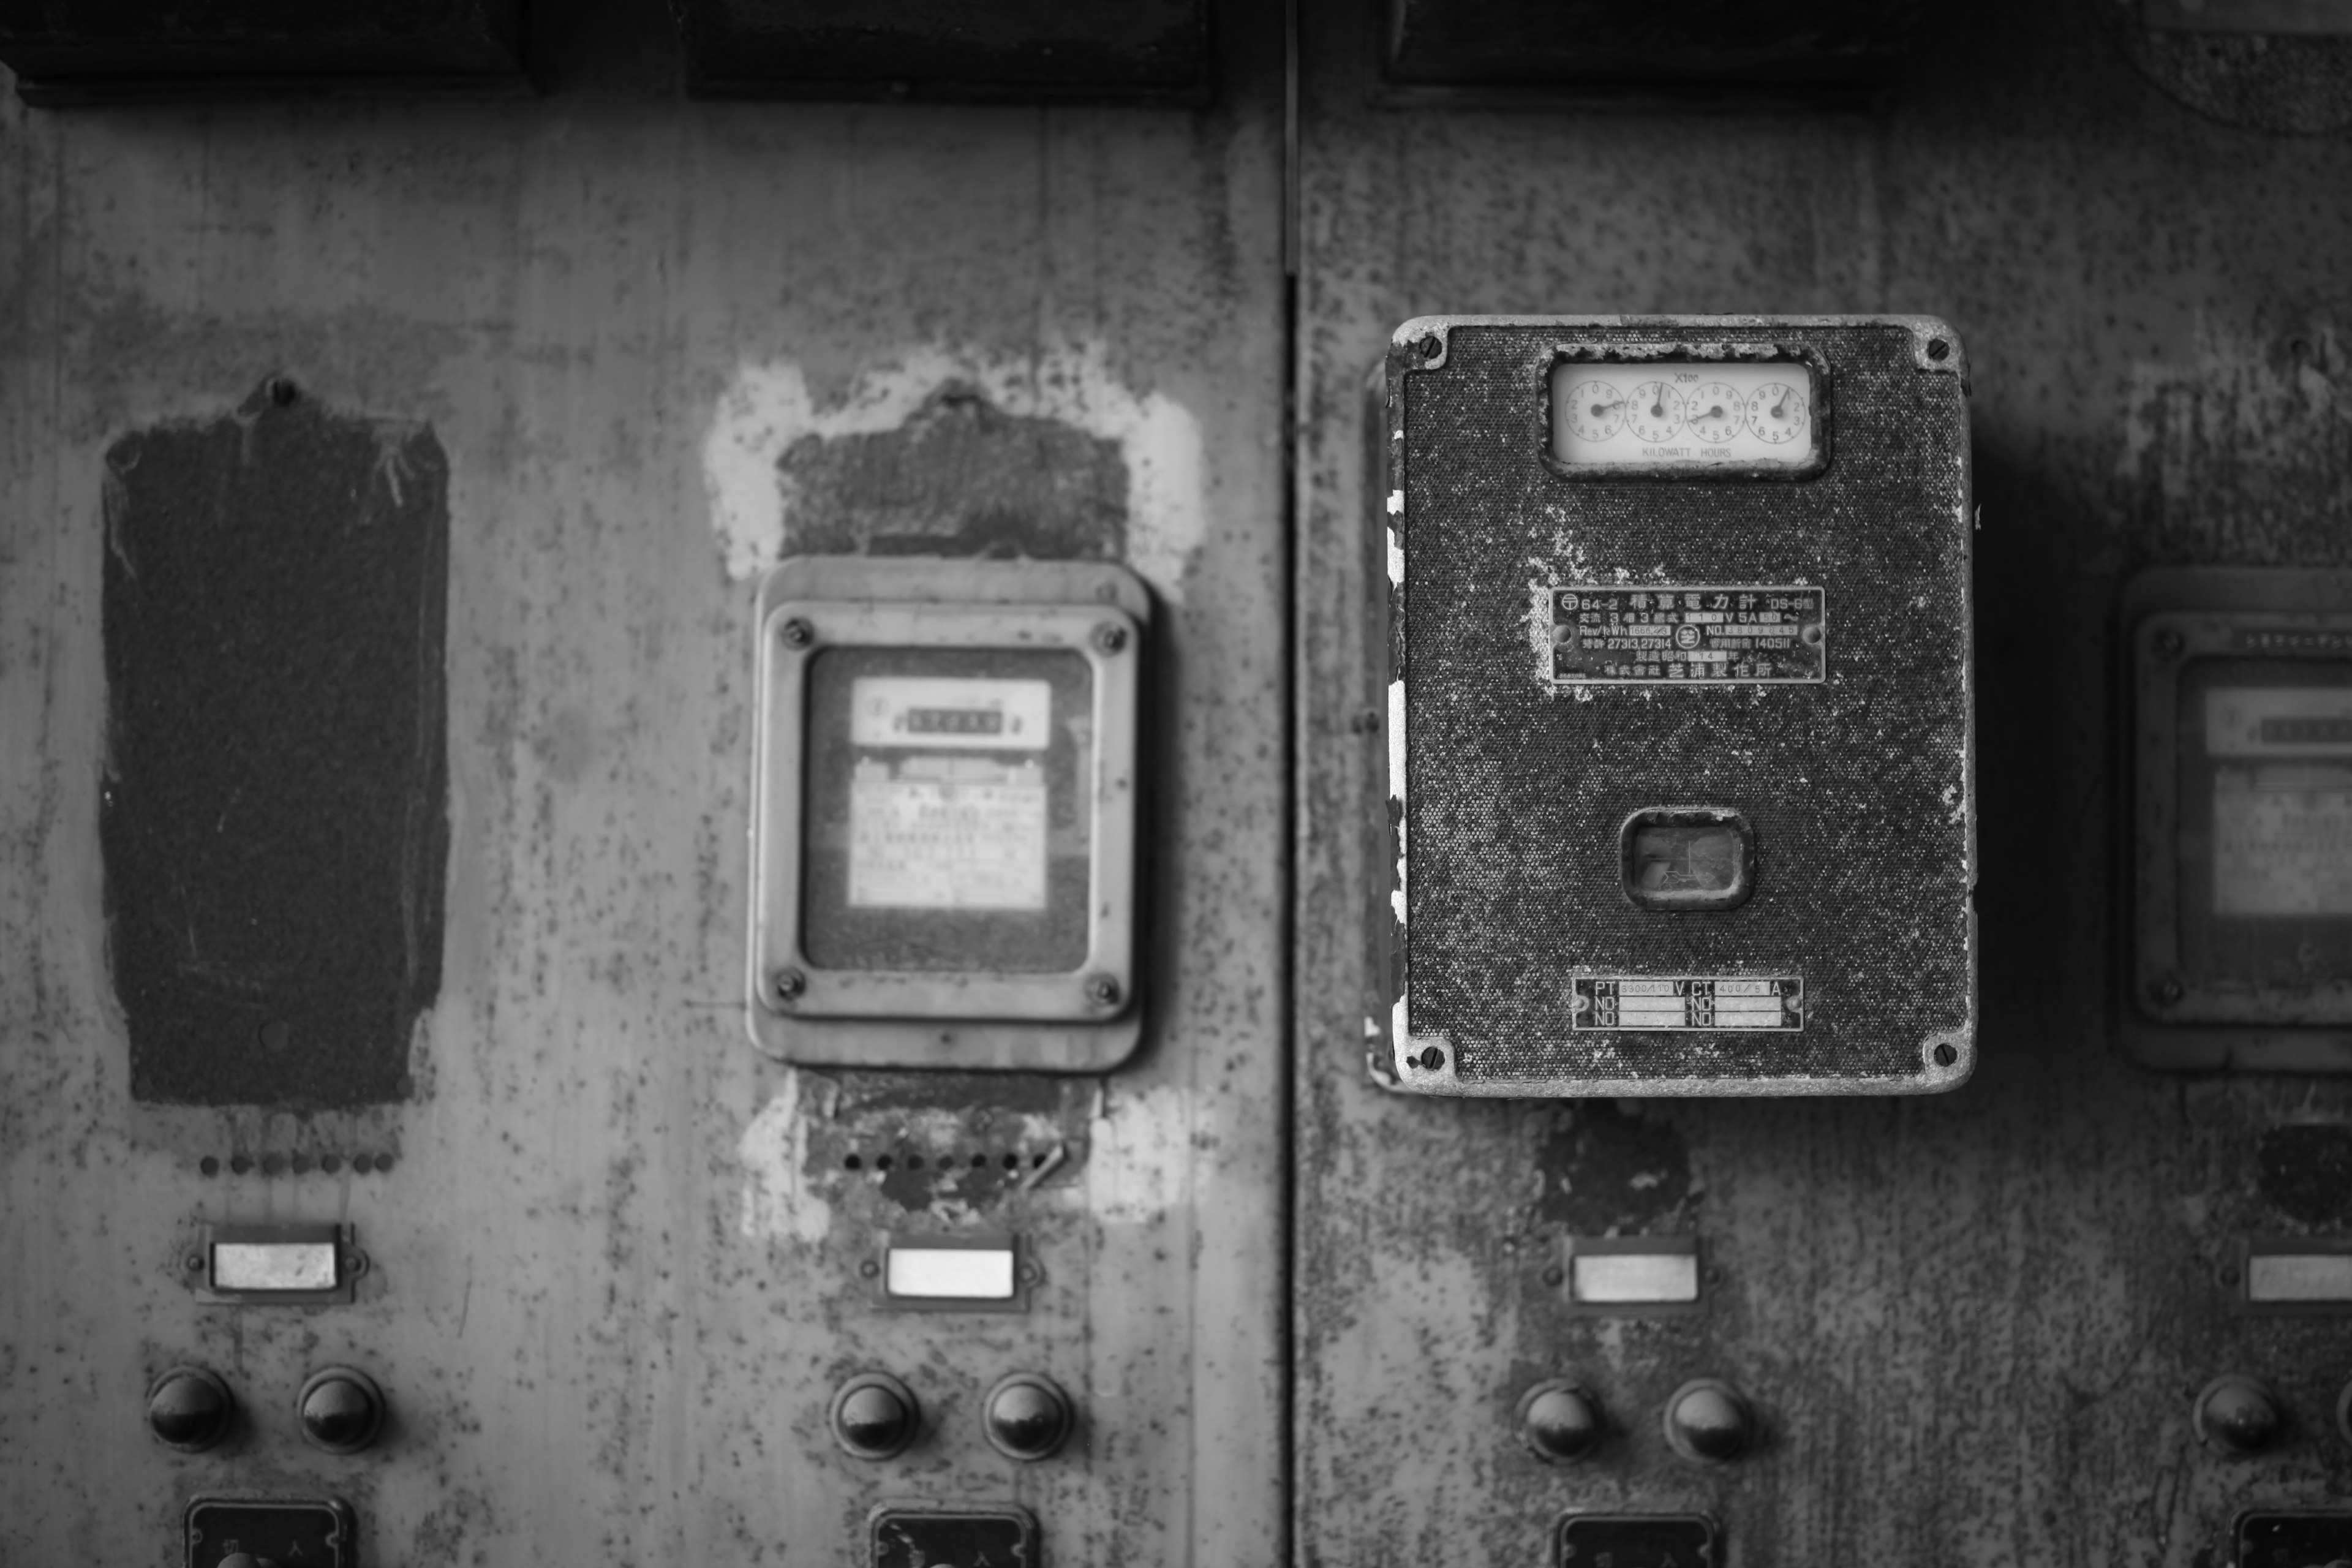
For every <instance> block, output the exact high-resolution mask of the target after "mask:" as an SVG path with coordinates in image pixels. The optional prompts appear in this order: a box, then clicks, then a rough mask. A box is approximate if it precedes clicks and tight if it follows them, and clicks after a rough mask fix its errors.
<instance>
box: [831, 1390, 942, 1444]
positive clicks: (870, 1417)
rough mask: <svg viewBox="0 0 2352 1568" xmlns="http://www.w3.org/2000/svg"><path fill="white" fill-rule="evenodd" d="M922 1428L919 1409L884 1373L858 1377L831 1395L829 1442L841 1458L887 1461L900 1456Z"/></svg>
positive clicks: (911, 1396) (909, 1392) (908, 1392)
mask: <svg viewBox="0 0 2352 1568" xmlns="http://www.w3.org/2000/svg"><path fill="white" fill-rule="evenodd" d="M921 1426H922V1409H921V1407H920V1406H919V1405H917V1404H916V1403H915V1394H914V1391H913V1390H912V1389H909V1388H908V1386H907V1385H906V1384H903V1383H900V1382H899V1381H898V1379H897V1378H895V1377H892V1376H891V1375H890V1374H889V1373H883V1372H866V1373H859V1374H858V1375H857V1376H856V1377H853V1378H851V1379H850V1380H849V1381H848V1382H847V1383H845V1384H842V1385H841V1386H840V1388H838V1389H836V1390H835V1392H834V1395H833V1440H834V1441H835V1443H837V1444H839V1445H840V1446H841V1451H842V1452H843V1453H845V1454H850V1455H854V1456H855V1457H856V1458H861V1459H887V1458H890V1457H891V1456H893V1455H895V1454H899V1453H903V1452H905V1450H906V1447H907V1445H908V1444H909V1443H911V1442H913V1441H914V1440H915V1434H916V1432H917V1431H918V1430H919V1429H920V1427H921Z"/></svg>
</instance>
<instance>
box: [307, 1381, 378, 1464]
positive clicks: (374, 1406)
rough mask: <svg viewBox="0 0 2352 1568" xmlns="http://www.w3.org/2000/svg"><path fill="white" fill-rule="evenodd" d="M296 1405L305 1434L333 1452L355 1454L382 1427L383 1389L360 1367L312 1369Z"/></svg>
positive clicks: (372, 1439)
mask: <svg viewBox="0 0 2352 1568" xmlns="http://www.w3.org/2000/svg"><path fill="white" fill-rule="evenodd" d="M294 1409H295V1413H296V1415H298V1416H299V1418H300V1420H301V1425H302V1436H305V1437H308V1438H309V1439H310V1443H311V1446H312V1447H319V1448H324V1449H325V1450H326V1451H327V1452H328V1453H330V1454H356V1453H358V1452H359V1451H360V1450H361V1449H362V1448H364V1447H367V1446H368V1445H369V1444H370V1443H373V1442H374V1441H375V1438H376V1434H377V1433H378V1432H380V1431H382V1430H383V1389H381V1388H378V1387H377V1386H376V1383H375V1379H373V1378H372V1377H370V1376H369V1375H368V1374H367V1373H363V1372H362V1371H360V1370H359V1369H358V1368H357V1367H349V1366H331V1367H328V1368H327V1369H326V1370H324V1371H323V1372H314V1373H311V1374H310V1379H309V1381H307V1382H305V1383H304V1384H302V1394H301V1397H300V1398H299V1399H297V1400H296V1401H295V1402H294Z"/></svg>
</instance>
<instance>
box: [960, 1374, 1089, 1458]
mask: <svg viewBox="0 0 2352 1568" xmlns="http://www.w3.org/2000/svg"><path fill="white" fill-rule="evenodd" d="M984 1408H985V1410H986V1412H987V1414H986V1415H984V1416H983V1417H982V1421H981V1428H982V1431H984V1432H985V1433H987V1435H988V1441H989V1443H990V1445H991V1446H992V1447H994V1448H995V1449H996V1451H997V1452H998V1453H1000V1454H1003V1456H1004V1457H1005V1458H1008V1459H1024V1460H1029V1459H1045V1458H1052V1457H1053V1456H1054V1454H1055V1453H1056V1452H1058V1451H1059V1450H1060V1448H1061V1447H1062V1445H1063V1444H1064V1443H1066V1442H1067V1441H1068V1440H1069V1436H1070V1428H1071V1426H1073V1425H1074V1423H1073V1421H1072V1420H1071V1414H1070V1400H1069V1396H1068V1395H1067V1394H1064V1393H1063V1392H1062V1390H1061V1386H1060V1384H1056V1383H1055V1382H1054V1380H1053V1379H1052V1378H1049V1377H1039V1376H1037V1375H1036V1374H1035V1373H1026V1372H1016V1373H1013V1375H1012V1376H1011V1377H1008V1378H1006V1379H1004V1380H1003V1382H1002V1383H999V1384H997V1385H996V1386H995V1387H994V1388H992V1389H990V1390H989V1391H988V1401H987V1404H986V1405H985V1406H984Z"/></svg>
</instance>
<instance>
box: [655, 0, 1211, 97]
mask: <svg viewBox="0 0 2352 1568" xmlns="http://www.w3.org/2000/svg"><path fill="white" fill-rule="evenodd" d="M671 9H672V10H673V12H674V13H675V14H676V16H677V26H678V33H679V35H680V37H682V38H683V40H684V42H685V45H686V58H687V88H688V91H690V92H692V93H694V94H695V95H697V96H698V97H720V98H728V97H732V98H926V99H961V100H1008V101H1020V100H1046V99H1060V100H1097V101H1100V100H1121V101H1134V102H1181V103H1192V102H1198V101H1201V100H1204V99H1206V97H1207V96H1208V91H1209V26H1208V7H1207V5H1206V3H1205V0H671Z"/></svg>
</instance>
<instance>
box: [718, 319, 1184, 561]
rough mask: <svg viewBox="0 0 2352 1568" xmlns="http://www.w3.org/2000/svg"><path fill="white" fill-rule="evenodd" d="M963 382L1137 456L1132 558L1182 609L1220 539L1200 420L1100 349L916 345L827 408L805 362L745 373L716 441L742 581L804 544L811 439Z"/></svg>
mask: <svg viewBox="0 0 2352 1568" xmlns="http://www.w3.org/2000/svg"><path fill="white" fill-rule="evenodd" d="M958 386H961V387H970V388H971V389H973V390H974V391H976V392H977V393H978V394H979V395H981V396H982V397H985V398H987V399H988V400H989V401H990V402H991V403H992V404H993V405H996V406H997V407H999V408H1002V409H1003V410H1004V411H1006V412H1007V413H1010V414H1013V415H1015V416H1024V417H1043V418H1050V419H1058V420H1062V421H1065V422H1066V423H1068V424H1070V425H1072V426H1076V428H1078V429H1081V430H1085V431H1088V432H1090V433H1092V434H1094V435H1096V436H1099V437H1104V438H1106V439H1108V440H1111V441H1114V442H1116V443H1117V444H1118V448H1119V450H1120V452H1121V453H1122V454H1123V456H1124V457H1125V458H1126V462H1127V473H1128V487H1129V488H1128V496H1127V510H1128V555H1127V563H1128V564H1129V566H1131V567H1133V568H1134V569H1135V571H1136V572H1137V573H1139V574H1140V575H1142V576H1143V577H1144V578H1145V579H1146V580H1148V581H1149V582H1150V584H1151V585H1152V586H1153V587H1154V588H1155V589H1156V590H1158V591H1159V592H1160V594H1161V595H1165V596H1166V597H1167V598H1168V599H1169V600H1170V601H1171V603H1181V602H1182V598H1183V577H1184V571H1185V566H1186V563H1187V562H1188V561H1189V560H1190V558H1191V557H1192V554H1193V553H1194V552H1196V551H1198V550H1199V549H1200V548H1201V545H1202V541H1203V540H1204V539H1205V538H1206V537H1207V533H1208V502H1207V495H1206V489H1205V478H1204V469H1203V462H1204V457H1203V452H1202V437H1201V426H1200V422H1199V420H1198V419H1197V418H1196V417H1195V416H1194V415H1193V413H1192V410H1190V409H1189V408H1186V407H1185V406H1184V405H1181V404H1180V403H1178V402H1176V401H1175V400H1174V399H1173V398H1171V397H1170V396H1169V395H1166V394H1165V393H1162V392H1157V391H1154V392H1148V393H1143V394H1138V393H1136V392H1134V391H1132V390H1130V389H1129V388H1128V387H1127V386H1125V385H1123V384H1120V383H1119V382H1118V381H1117V380H1116V379H1115V378H1114V377H1113V376H1112V374H1111V373H1110V370H1109V368H1108V353H1107V351H1106V349H1105V347H1104V345H1102V344H1101V343H1098V342H1097V343H1091V344H1086V345H1076V344H1064V345H1062V346H1060V347H1058V348H1055V349H1053V350H1050V351H1047V352H1046V353H1043V354H1042V355H1039V356H1036V357H1030V356H1023V357H1021V358H1018V359H1009V358H990V357H986V356H983V355H982V354H979V353H975V352H970V351H957V350H952V349H950V348H947V347H944V346H940V345H929V346H922V347H913V348H908V349H906V350H904V351H902V352H901V353H898V354H897V355H896V356H894V357H892V358H890V359H887V360H885V361H882V362H880V363H876V364H875V365H873V366H872V367H871V368H869V369H868V370H867V371H866V373H865V374H863V375H861V376H860V377H859V378H858V379H857V380H856V383H855V384H852V385H851V387H850V388H849V390H848V391H847V392H846V393H845V394H844V395H842V396H841V397H840V398H839V399H837V400H833V401H827V402H824V403H820V402H819V401H818V399H817V397H816V395H814V392H812V390H811V389H810V386H809V384H808V377H807V374H806V373H805V372H804V371H803V368H802V367H801V366H800V365H799V364H797V363H793V362H791V361H789V360H780V361H773V362H770V363H745V364H742V365H740V366H739V367H738V368H737V369H736V371H735V374H734V375H733V378H732V379H731V381H730V384H729V385H728V387H727V389H726V390H725V391H724V392H723V393H722V394H720V395H719V398H718V399H717V401H716V403H715V405H714V406H713V408H712V412H711V416H710V423H709V431H708V433H707V435H706V436H705V437H704V440H703V444H702V465H703V482H704V488H705V490H706V492H707V494H708V496H709V502H710V521H711V526H712V528H713V529H714V530H715V531H717V533H718V535H719V544H720V547H721V550H722V551H723V552H724V555H725V559H726V566H727V574H728V576H729V577H730V578H731V579H733V580H735V581H737V582H741V581H745V580H747V579H749V578H751V577H752V576H754V575H756V574H759V573H761V572H762V571H765V570H766V569H767V568H769V567H771V566H772V565H774V564H775V563H777V562H778V561H780V560H782V558H783V557H784V556H785V555H787V554H790V553H792V552H793V551H794V550H795V549H796V548H798V545H797V544H796V539H797V537H798V535H799V534H800V532H801V531H803V526H804V524H803V520H802V519H801V517H800V516H799V515H798V513H797V510H796V503H797V501H798V499H799V498H798V497H797V496H796V494H795V493H794V487H793V485H791V484H790V483H789V482H787V481H785V480H784V479H781V478H780V474H779V468H780V466H781V465H782V463H783V461H784V458H785V456H786V454H787V453H789V452H791V451H792V450H793V448H794V447H796V446H797V445H798V444H799V443H801V442H803V441H805V440H808V439H810V438H812V437H814V438H816V439H818V440H824V441H830V440H835V439H838V438H840V437H850V436H868V435H876V434H879V433H882V432H885V431H889V430H894V429H898V428H899V427H901V426H905V425H906V424H907V423H908V421H909V420H911V419H913V418H914V417H915V416H917V414H918V413H919V411H920V410H921V409H922V408H923V407H924V406H925V405H926V404H927V403H928V402H929V401H930V400H931V399H932V398H933V397H934V396H935V395H937V394H938V393H939V392H940V389H941V388H943V387H958Z"/></svg>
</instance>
